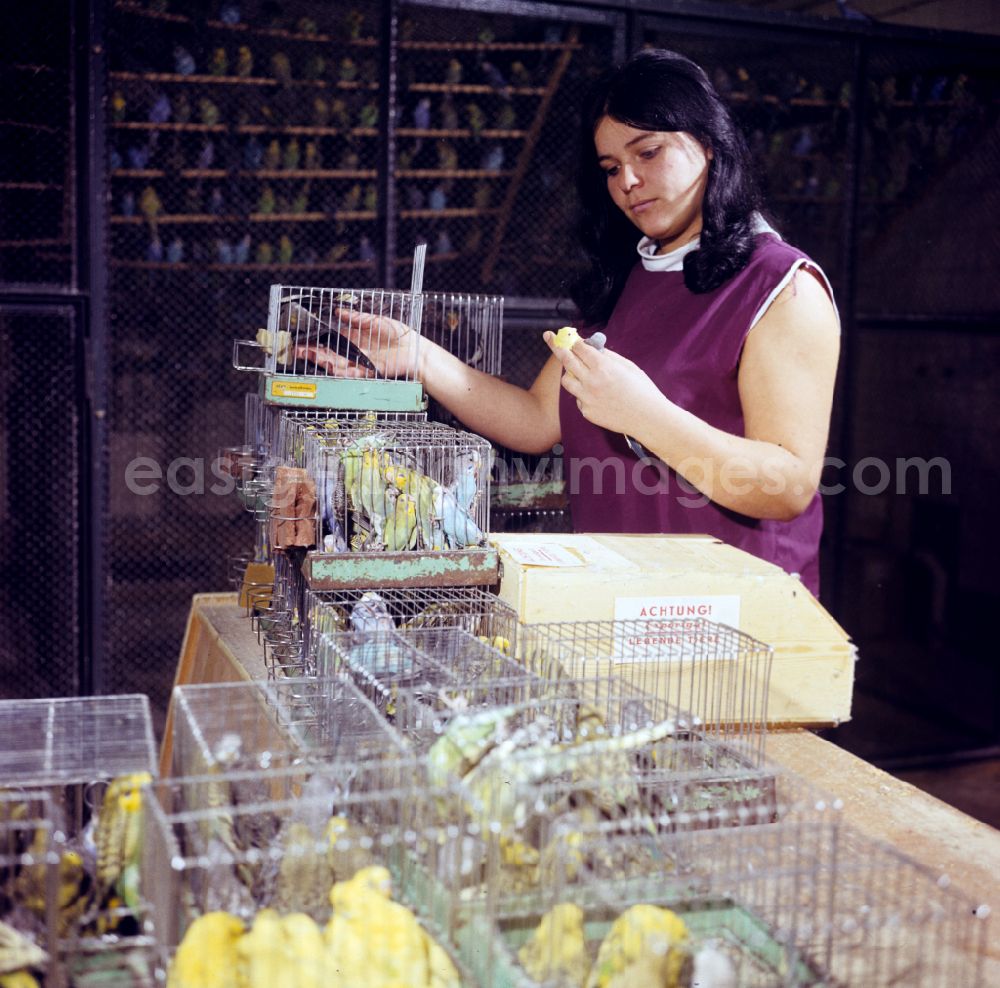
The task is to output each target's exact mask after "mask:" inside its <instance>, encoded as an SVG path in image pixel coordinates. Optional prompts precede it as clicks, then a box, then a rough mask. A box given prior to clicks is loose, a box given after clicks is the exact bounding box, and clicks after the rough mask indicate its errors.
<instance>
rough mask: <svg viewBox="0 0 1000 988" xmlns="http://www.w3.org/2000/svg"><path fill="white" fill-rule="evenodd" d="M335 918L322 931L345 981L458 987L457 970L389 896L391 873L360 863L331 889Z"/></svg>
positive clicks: (429, 987) (409, 985)
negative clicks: (358, 869) (352, 874)
mask: <svg viewBox="0 0 1000 988" xmlns="http://www.w3.org/2000/svg"><path fill="white" fill-rule="evenodd" d="M330 901H331V903H332V905H333V917H332V918H331V920H330V922H329V923H328V924H327V928H326V930H325V931H324V939H325V940H326V944H327V952H328V957H329V959H330V962H331V963H332V964H333V966H334V968H335V970H336V971H337V973H339V975H340V978H341V982H342V983H343V984H351V985H356V984H366V985H378V986H385V988H389V986H395V985H399V986H402V985H406V986H407V988H420V986H426V988H459V986H460V984H461V982H460V980H459V978H458V972H457V971H456V970H455V968H454V965H453V964H452V963H451V960H450V958H449V957H448V955H447V954H446V953H445V951H444V950H443V949H442V948H441V947H440V945H439V944H436V943H435V942H434V940H433V939H432V938H431V937H430V936H429V935H428V934H427V932H426V931H425V930H424V928H423V927H422V926H421V925H420V923H419V922H418V921H417V918H416V917H415V916H414V915H413V913H412V912H410V910H409V909H407V908H406V907H405V906H404V905H402V904H401V903H398V902H394V901H393V900H392V898H391V881H390V877H389V872H388V871H387V870H386V869H385V868H383V867H381V866H378V865H373V866H371V867H369V868H363V869H362V870H361V871H359V872H358V873H357V874H356V875H355V876H354V877H353V878H352V879H350V880H349V881H346V882H338V883H337V884H336V885H334V887H333V888H332V889H331V891H330Z"/></svg>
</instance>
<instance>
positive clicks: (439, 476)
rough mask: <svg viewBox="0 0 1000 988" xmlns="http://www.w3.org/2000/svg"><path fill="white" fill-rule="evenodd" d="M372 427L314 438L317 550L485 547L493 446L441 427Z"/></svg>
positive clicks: (308, 455)
mask: <svg viewBox="0 0 1000 988" xmlns="http://www.w3.org/2000/svg"><path fill="white" fill-rule="evenodd" d="M371 425H372V424H371V423H366V424H365V425H364V426H361V427H357V428H353V427H344V426H341V427H340V428H338V429H334V430H323V431H321V432H311V433H308V434H307V436H306V447H305V463H306V467H305V469H306V471H307V473H308V475H309V476H310V477H311V478H312V479H313V481H314V483H315V486H316V491H317V500H318V509H317V514H318V519H317V525H318V531H317V534H316V544H317V546H320V545H321V546H323V549H324V550H325V551H328V552H364V553H368V552H409V551H411V550H417V551H440V550H462V549H468V548H475V547H479V546H483V545H485V543H486V533H487V532H488V531H489V507H490V498H489V483H490V455H491V448H490V444H489V442H488V441H487V440H485V439H483V438H482V437H480V436H477V435H475V434H473V433H470V432H464V431H462V430H459V429H453V428H451V427H450V426H446V425H440V424H436V423H412V422H393V423H387V422H381V423H376V425H377V427H376V428H375V429H372V427H371Z"/></svg>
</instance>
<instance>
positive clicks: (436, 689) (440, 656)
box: [317, 627, 549, 736]
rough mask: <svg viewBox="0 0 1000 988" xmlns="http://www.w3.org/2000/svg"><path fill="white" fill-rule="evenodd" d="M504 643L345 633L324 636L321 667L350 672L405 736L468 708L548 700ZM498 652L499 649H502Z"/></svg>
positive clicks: (421, 633) (448, 635) (431, 634)
mask: <svg viewBox="0 0 1000 988" xmlns="http://www.w3.org/2000/svg"><path fill="white" fill-rule="evenodd" d="M505 641H506V639H503V638H501V637H500V636H494V637H493V638H488V637H487V636H485V635H474V634H471V633H470V632H468V631H466V630H465V629H464V628H461V627H451V628H448V627H438V628H411V629H403V630H397V631H346V632H335V633H333V634H324V635H321V636H320V644H319V649H318V652H317V662H318V665H319V668H320V669H321V670H322V671H324V672H327V673H329V672H331V671H333V670H336V671H339V672H340V673H341V674H346V675H349V676H350V677H351V678H352V680H353V681H354V682H355V683H356V684H357V686H358V688H359V689H360V690H361V692H362V693H363V694H364V695H365V696H366V697H368V698H369V699H370V700H371V701H372V703H373V704H374V705H375V707H376V708H377V709H378V710H379V712H380V713H381V714H382V715H383V716H384V717H385V718H386V720H387V721H388V722H390V723H392V724H393V725H394V726H395V727H396V728H397V729H398V730H400V731H401V732H403V734H404V736H409V734H410V733H411V732H412V731H414V730H417V731H419V729H420V728H421V727H422V726H425V725H426V724H428V723H429V722H430V720H431V719H432V718H433V716H434V712H435V711H442V712H444V713H445V714H446V715H447V713H448V712H449V711H453V710H459V709H460V710H467V709H468V708H469V705H470V704H475V705H476V706H477V708H480V709H484V710H491V709H494V708H497V707H502V706H506V705H508V704H512V703H519V702H526V701H528V700H530V699H531V698H532V697H535V696H540V695H542V694H543V693H544V692H545V690H546V689H547V688H549V684H547V683H546V682H545V681H544V680H542V679H540V678H539V677H537V676H532V675H530V674H528V673H526V672H525V670H524V669H523V668H521V667H520V666H519V665H517V663H515V662H512V661H511V660H510V658H509V657H508V656H507V655H506V652H505V650H504V648H503V647H502V645H503V643H504V642H505ZM498 645H499V646H500V647H497V646H498Z"/></svg>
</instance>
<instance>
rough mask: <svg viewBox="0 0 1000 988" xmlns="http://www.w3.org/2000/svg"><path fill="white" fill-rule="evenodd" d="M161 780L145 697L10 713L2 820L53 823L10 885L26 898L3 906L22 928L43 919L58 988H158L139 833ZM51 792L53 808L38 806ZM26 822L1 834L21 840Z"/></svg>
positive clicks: (39, 834) (2, 718) (6, 707)
mask: <svg viewBox="0 0 1000 988" xmlns="http://www.w3.org/2000/svg"><path fill="white" fill-rule="evenodd" d="M156 771H157V758H156V746H155V742H154V737H153V726H152V719H151V716H150V709H149V700H148V698H147V697H146V696H144V695H141V694H131V695H122V696H100V697H67V698H54V699H42V700H17V701H13V700H11V701H2V702H0V790H2V794H3V795H4V796H5V799H4V802H3V803H2V804H0V805H2V806H3V810H2V811H0V812H4V813H7V812H8V811H9V812H10V813H12V815H13V817H17V816H18V815H20V814H21V813H26V814H27V816H26V818H29V817H31V816H32V814H34V813H35V809H36V808H37V809H38V810H39V811H44V812H45V817H44V821H41V822H40V823H39V824H38V825H36V826H35V828H34V836H33V837H32V840H33V841H41V843H37V842H36V843H35V844H34V846H33V847H30V848H29V849H28V850H27V851H26V854H27V855H28V857H23V858H22V859H21V862H20V865H19V866H18V867H15V868H14V869H13V871H14V872H15V874H14V875H13V876H10V872H7V873H6V874H5V876H4V883H5V882H6V879H7V877H8V876H10V877H13V880H14V889H13V891H14V893H15V894H14V896H13V898H7V896H6V894H5V895H4V897H3V903H9V906H10V908H11V909H12V910H13V911H14V913H15V915H20V916H22V917H24V916H26V915H30V914H34V915H35V916H36V917H38V914H39V912H41V917H40V919H41V921H42V923H43V928H45V927H47V933H46V937H47V940H48V944H49V947H48V952H49V954H50V964H51V966H52V970H51V971H50V977H51V978H52V983H54V984H58V983H60V980H59V979H61V978H64V977H68V978H69V979H70V980H71V981H74V980H76V979H79V980H80V982H81V983H82V981H83V979H85V978H86V977H88V976H93V977H102V976H111V975H112V974H114V973H115V972H122V971H127V972H131V975H130V976H132V977H133V979H134V983H135V984H146V983H150V984H151V983H152V981H151V972H150V971H149V970H148V962H149V953H148V951H149V948H150V940H149V937H148V935H147V931H146V929H145V925H144V924H145V916H144V913H143V910H142V905H141V902H140V901H139V900H138V898H137V896H136V895H135V894H134V877H135V876H134V871H132V870H130V867H131V868H132V869H134V867H135V864H136V854H137V852H138V849H137V847H136V843H135V831H134V828H132V827H131V826H130V823H131V822H133V821H135V820H136V819H138V817H137V815H136V814H137V810H138V807H139V802H140V797H139V791H140V789H141V787H142V786H143V785H144V784H146V783H147V782H149V781H150V779H152V778H153V777H154V776H155V774H156ZM43 789H44V791H45V794H46V802H45V804H44V805H42V804H41V803H38V802H37V800H36V799H35V797H34V796H33V795H31V793H32V792H37V791H38V790H43ZM26 794H27V795H26ZM36 804H37V805H36ZM14 822H15V820H14V819H13V818H12V819H10V820H5V819H3V818H0V827H2V828H3V829H5V830H6V831H7V832H8V834H9V827H8V824H11V823H14ZM2 853H4V852H2V851H0V854H2ZM43 866H44V867H43ZM19 878H20V882H19V881H18V879H19ZM21 906H23V907H24V909H22V908H20V907H21ZM25 910H27V912H25ZM2 912H3V909H2V904H0V920H2V919H3V918H4V917H3V915H2ZM47 983H48V982H47Z"/></svg>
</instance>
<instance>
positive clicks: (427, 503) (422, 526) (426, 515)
mask: <svg viewBox="0 0 1000 988" xmlns="http://www.w3.org/2000/svg"><path fill="white" fill-rule="evenodd" d="M384 475H385V479H386V483H387V484H394V485H395V487H396V488H397V490H399V491H401V492H402V493H405V494H408V495H409V496H410V497H412V498H414V499H415V501H416V512H417V530H418V531H419V533H420V540H421V542H422V543H423V547H424V548H425V549H444V548H445V547H446V544H447V540H446V538H445V533H444V529H443V528H442V527H441V525H440V524H439V522H438V519H437V515H436V514H435V507H434V492H435V490H437V488H438V487H439V486H440V485H439V484H438V483H437V481H435V480H432V479H431V478H430V477H428V476H426V475H425V474H422V473H419V472H418V471H416V470H408V469H407V468H405V467H400V466H397V465H395V464H392V465H390V466H388V467H386V469H385V471H384Z"/></svg>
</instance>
